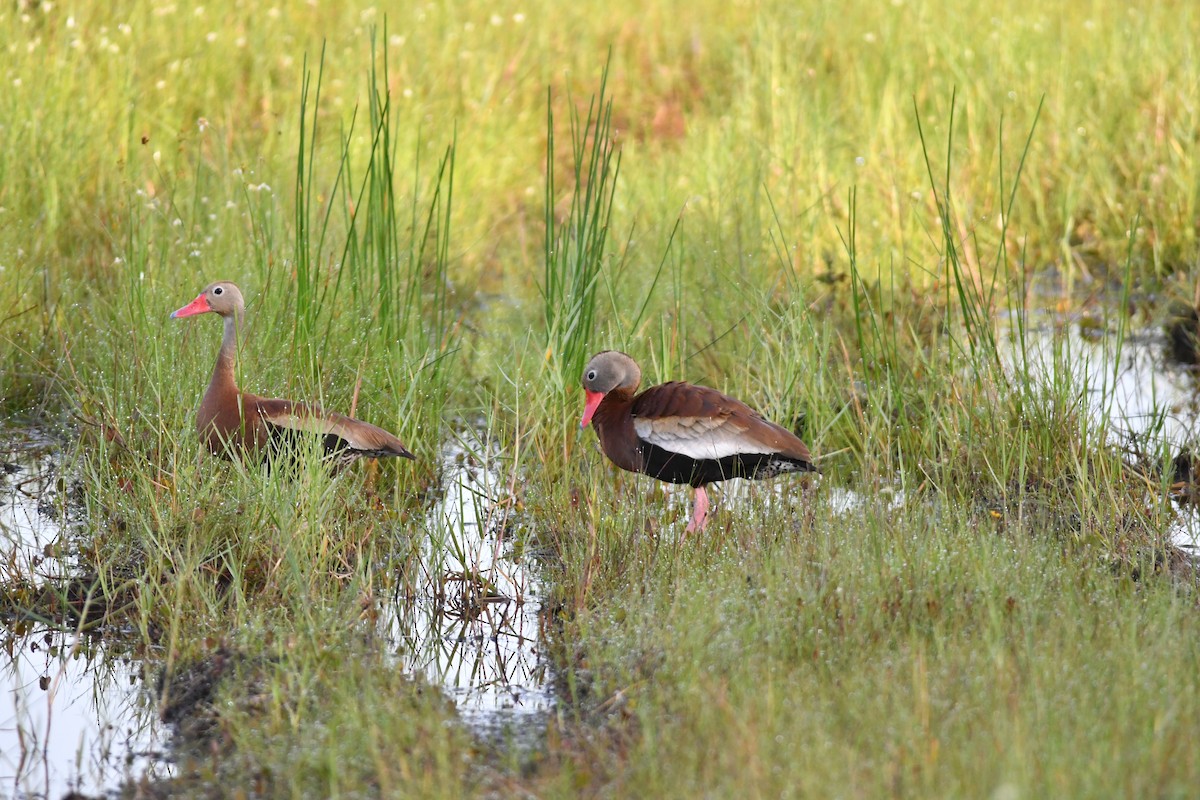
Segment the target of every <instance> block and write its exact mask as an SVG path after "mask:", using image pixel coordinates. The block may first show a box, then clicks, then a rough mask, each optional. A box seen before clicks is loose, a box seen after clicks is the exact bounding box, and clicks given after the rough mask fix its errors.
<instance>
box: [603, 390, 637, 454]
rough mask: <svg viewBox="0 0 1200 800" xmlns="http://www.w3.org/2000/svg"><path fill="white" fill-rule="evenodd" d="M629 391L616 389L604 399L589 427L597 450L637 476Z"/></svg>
mask: <svg viewBox="0 0 1200 800" xmlns="http://www.w3.org/2000/svg"><path fill="white" fill-rule="evenodd" d="M632 407H633V390H632V389H625V388H618V389H613V390H612V391H611V392H609V393H608V394H606V395H605V396H604V399H603V400H601V401H600V405H599V406H597V407H596V413H595V415H594V416H593V417H592V424H593V425H594V426H595V428H596V435H597V436H598V437H599V439H600V446H601V447H602V448H603V449H604V452H605V453H607V454H608V457H609V458H610V459H612V461H613V463H614V464H616V465H617V466H618V467H620V468H621V469H627V470H630V471H631V472H640V471H641V469H642V457H641V453H640V452H639V451H638V447H637V445H638V437H637V432H636V431H635V430H634V427H633V415H632V413H631V412H632Z"/></svg>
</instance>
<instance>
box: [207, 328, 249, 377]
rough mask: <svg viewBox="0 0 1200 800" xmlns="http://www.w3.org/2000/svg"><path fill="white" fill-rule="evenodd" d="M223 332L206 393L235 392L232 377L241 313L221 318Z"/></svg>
mask: <svg viewBox="0 0 1200 800" xmlns="http://www.w3.org/2000/svg"><path fill="white" fill-rule="evenodd" d="M222 320H223V322H224V323H225V332H224V334H223V335H222V336H221V349H220V350H219V351H218V352H217V363H216V366H214V367H213V374H212V380H210V381H209V382H208V392H206V394H207V395H212V394H226V393H233V394H237V391H238V388H237V381H236V380H235V378H234V366H235V365H236V363H237V339H238V329H239V328H240V327H241V314H230V315H229V316H228V317H223V318H222Z"/></svg>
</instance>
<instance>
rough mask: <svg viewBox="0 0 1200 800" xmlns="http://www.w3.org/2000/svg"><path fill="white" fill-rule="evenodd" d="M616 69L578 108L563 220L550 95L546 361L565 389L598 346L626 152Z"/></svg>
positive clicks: (544, 279) (544, 284)
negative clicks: (617, 120)
mask: <svg viewBox="0 0 1200 800" xmlns="http://www.w3.org/2000/svg"><path fill="white" fill-rule="evenodd" d="M607 86H608V67H607V66H606V67H605V69H604V72H603V73H602V74H601V77H600V89H599V92H598V93H597V94H596V95H594V96H593V97H592V99H591V101H590V102H589V103H588V107H587V113H586V115H584V116H581V115H580V112H579V109H578V108H575V107H572V109H571V181H572V183H571V187H570V192H571V194H570V200H569V206H568V209H567V212H566V216H565V217H564V218H563V219H562V220H561V221H560V220H559V218H558V202H559V197H558V193H559V189H560V186H559V182H558V177H557V167H556V164H555V162H556V140H555V126H554V103H553V97H552V95H551V93H550V92H549V91H547V93H546V133H547V145H546V186H545V225H546V239H545V248H544V268H543V276H542V284H541V286H540V287H539V289H540V291H541V295H542V304H543V318H544V321H545V326H546V331H545V333H546V359H547V361H549V362H551V363H552V364H553V368H554V370H555V374H556V375H557V377H558V380H559V382H560V386H562V387H563V388H565V387H567V386H572V385H574V384H575V383H576V382H577V381H578V379H579V375H580V373H581V372H582V370H583V365H584V363H585V362H586V360H587V358H588V356H589V355H591V353H590V348H591V347H592V335H593V332H594V327H595V317H596V292H597V288H598V284H599V280H600V275H601V272H602V270H603V268H604V264H605V257H606V248H607V247H608V238H609V226H610V224H611V221H612V210H613V199H614V197H615V193H616V184H617V177H618V175H619V174H620V169H621V155H620V153H619V152H618V150H617V147H616V142H615V139H614V134H613V120H612V100H611V99H610V98H609V97H608V96H607Z"/></svg>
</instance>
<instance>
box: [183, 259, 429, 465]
mask: <svg viewBox="0 0 1200 800" xmlns="http://www.w3.org/2000/svg"><path fill="white" fill-rule="evenodd" d="M245 309H246V305H245V301H244V300H243V299H242V292H241V290H240V289H238V287H237V285H236V284H234V283H231V282H229V281H217V282H216V283H210V284H209V285H208V286H206V287H204V291H203V292H201V293H200V294H199V296H198V297H196V299H195V300H193V301H192V302H190V303H188V304H187V305H186V306H184V307H183V308H181V309H179V310H178V311H175V312H174V313H172V314H171V318H172V319H179V318H181V317H194V316H196V315H197V314H207V313H213V314H218V315H220V317H221V319H222V321H223V322H224V324H225V333H224V335H223V336H222V337H221V349H220V350H219V351H218V352H217V364H216V366H215V367H214V368H213V373H212V380H210V381H209V382H208V389H207V390H206V391H205V392H204V398H203V399H202V400H201V401H200V410H199V411H198V412H197V413H196V430H197V431H198V432H199V434H200V440H201V441H202V442H203V443H204V444H205V446H206V447H207V448H208V450H209V452H211V453H213V454H214V455H217V456H221V457H223V458H230V457H232V456H234V455H238V456H242V457H244V456H245V454H254V455H255V456H257V457H258V458H265V457H267V455H268V454H269V453H271V452H275V451H278V450H279V449H280V448H281V447H282V446H283V445H284V444H285V443H288V442H295V441H297V440H298V439H301V438H303V437H304V436H311V437H319V438H320V439H321V442H322V445H323V447H324V449H325V454H326V457H327V458H329V459H330V460H333V461H335V462H338V463H348V462H350V461H353V460H354V459H356V458H363V457H369V458H383V457H386V456H399V457H401V458H413V457H414V456H413V454H412V453H410V452H409V451H408V449H407V448H406V447H405V446H404V445H403V444H401V443H400V440H399V439H397V438H396V437H395V436H393V435H392V434H390V433H388V432H387V431H385V430H384V429H383V428H378V427H376V426H374V425H371V424H370V423H367V422H362V421H361V420H357V419H353V418H351V417H347V416H344V415H342V414H336V413H334V412H332V411H326V410H325V409H323V408H321V407H320V406H316V405H313V404H312V403H303V402H298V401H295V400H277V399H268V398H265V397H259V396H258V395H254V394H250V393H249V392H243V391H241V390H240V389H238V387H237V382H236V381H235V380H234V374H233V373H234V360H235V358H236V355H237V337H238V330H239V329H240V328H241V325H242V316H243V315H244V313H245Z"/></svg>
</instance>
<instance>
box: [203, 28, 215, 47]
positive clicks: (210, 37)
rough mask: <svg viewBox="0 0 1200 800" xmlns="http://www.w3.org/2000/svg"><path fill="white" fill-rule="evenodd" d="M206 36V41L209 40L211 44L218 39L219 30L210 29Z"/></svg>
mask: <svg viewBox="0 0 1200 800" xmlns="http://www.w3.org/2000/svg"><path fill="white" fill-rule="evenodd" d="M204 38H205V40H206V41H208V43H209V44H212V43H213V42H215V41H216V40H217V32H216V31H209V32H208V35H207V36H205V37H204Z"/></svg>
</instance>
